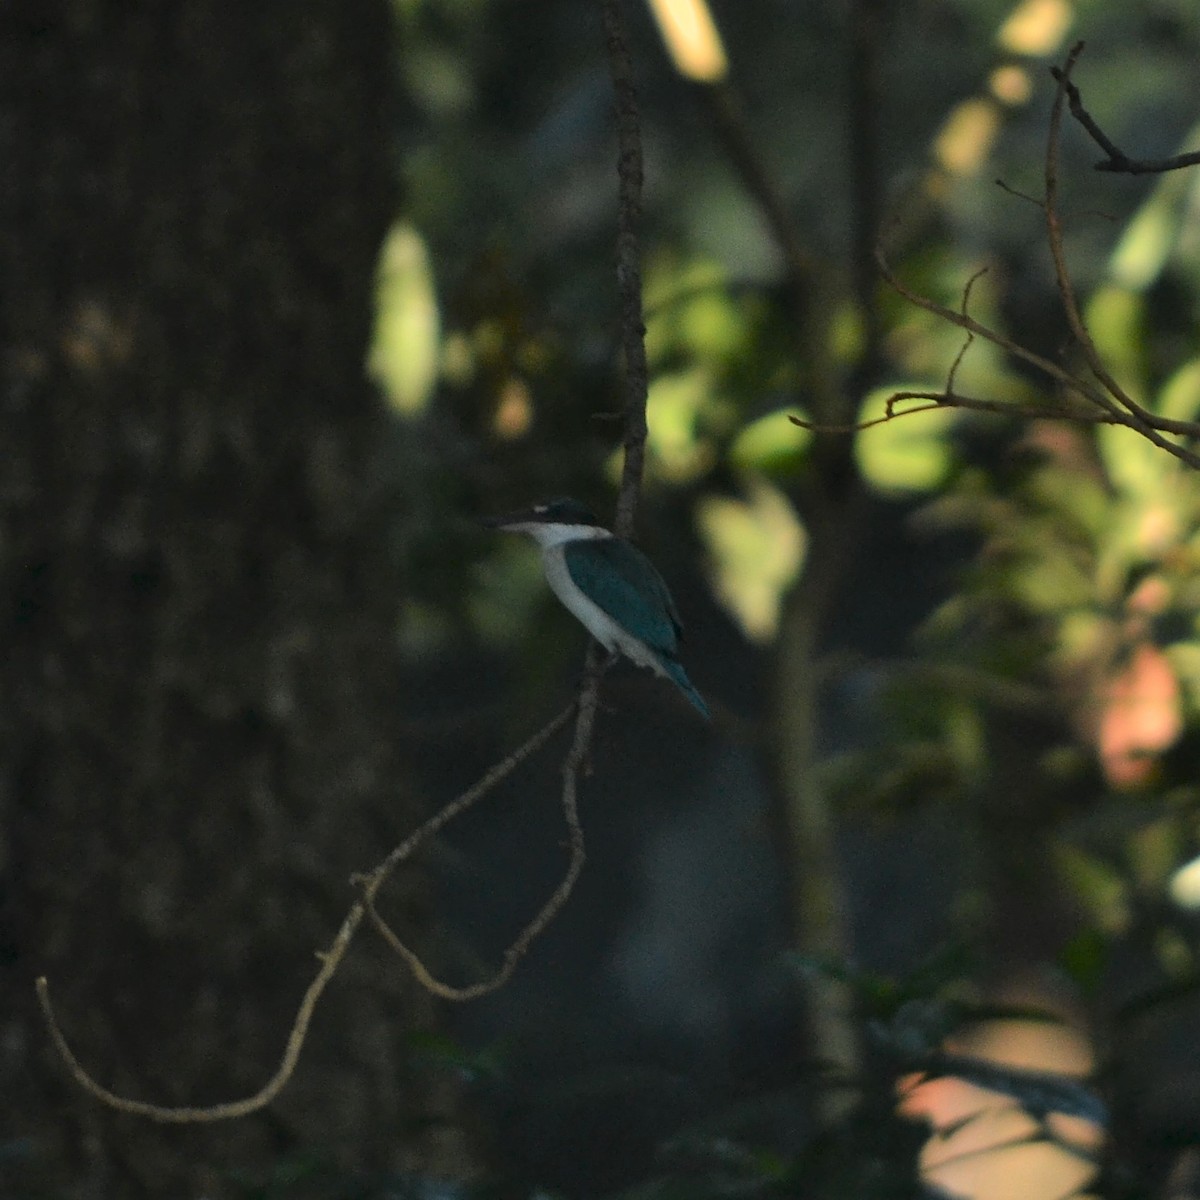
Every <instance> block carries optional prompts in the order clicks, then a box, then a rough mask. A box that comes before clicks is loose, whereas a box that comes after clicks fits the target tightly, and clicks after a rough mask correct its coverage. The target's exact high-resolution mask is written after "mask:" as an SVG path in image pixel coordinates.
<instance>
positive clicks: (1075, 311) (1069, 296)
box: [1043, 42, 1200, 468]
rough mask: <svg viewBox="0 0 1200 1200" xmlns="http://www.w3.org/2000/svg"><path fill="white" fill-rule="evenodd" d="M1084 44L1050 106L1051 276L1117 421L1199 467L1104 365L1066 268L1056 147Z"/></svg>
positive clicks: (1047, 204)
mask: <svg viewBox="0 0 1200 1200" xmlns="http://www.w3.org/2000/svg"><path fill="white" fill-rule="evenodd" d="M1083 45H1084V44H1083V42H1076V43H1075V45H1074V46H1072V47H1071V50H1070V53H1068V55H1067V60H1066V62H1065V63H1064V64H1063V66H1062V68H1061V70H1059V71H1058V72H1057V73H1056V75H1055V78H1056V79H1057V80H1058V89H1057V91H1056V92H1055V95H1054V105H1053V107H1052V108H1051V110H1050V132H1049V136H1048V137H1047V139H1046V194H1045V201H1044V206H1043V207H1044V211H1045V214H1046V235H1047V240H1048V241H1049V243H1050V255H1051V257H1052V258H1053V260H1054V276H1055V280H1056V281H1057V283H1058V294H1059V298H1060V299H1061V301H1062V306H1063V312H1064V313H1065V314H1066V318H1067V324H1068V325H1069V326H1070V329H1071V333H1072V334H1073V335H1074V337H1075V340H1076V342H1077V343H1078V344H1079V348H1080V349H1081V350H1082V351H1083V355H1084V358H1085V359H1086V360H1087V364H1088V366H1089V367H1090V368H1091V371H1092V374H1093V375H1095V376H1096V378H1097V379H1098V380H1099V381H1100V383H1101V385H1102V386H1103V387H1104V389H1105V391H1106V392H1107V393H1108V396H1111V397H1112V399H1113V400H1115V401H1116V402H1117V403H1118V404H1119V405H1120V406H1121V407H1122V408H1123V409H1124V410H1125V412H1126V413H1127V414H1128V419H1127V420H1125V421H1122V422H1120V423H1121V424H1125V425H1128V426H1129V427H1130V428H1131V429H1135V430H1136V431H1137V432H1138V433H1140V434H1141V435H1142V436H1143V437H1144V438H1146V439H1147V441H1150V442H1152V443H1153V444H1154V445H1156V446H1158V447H1159V448H1160V449H1162V450H1166V451H1167V452H1168V453H1169V454H1173V455H1174V456H1175V457H1176V458H1178V459H1180V460H1181V461H1183V462H1185V463H1187V464H1188V466H1190V467H1194V468H1200V455H1196V454H1194V453H1193V452H1192V451H1191V450H1188V449H1187V448H1186V447H1184V446H1180V445H1179V444H1178V443H1176V442H1171V441H1168V440H1167V439H1166V438H1165V437H1163V436H1162V434H1161V433H1160V432H1159V430H1160V429H1161V428H1162V425H1161V420H1160V418H1157V417H1156V416H1155V415H1154V414H1153V413H1152V412H1150V411H1149V410H1148V409H1145V408H1143V407H1142V406H1141V405H1140V404H1138V403H1137V401H1136V400H1134V399H1133V398H1132V397H1131V396H1130V395H1129V394H1128V393H1127V392H1126V391H1125V389H1124V388H1122V387H1121V385H1120V384H1119V383H1118V382H1117V380H1116V379H1115V378H1114V377H1113V375H1112V373H1111V372H1110V371H1109V370H1108V368H1107V367H1106V366H1105V365H1104V360H1103V359H1102V358H1101V357H1100V352H1099V351H1098V350H1097V349H1096V344H1095V343H1094V342H1093V341H1092V335H1091V334H1090V333H1089V332H1088V328H1087V326H1086V325H1085V324H1084V322H1083V317H1082V316H1081V315H1080V312H1079V304H1078V302H1077V300H1076V298H1075V288H1074V284H1073V283H1072V281H1071V276H1070V273H1069V272H1068V270H1067V261H1066V254H1065V252H1064V251H1063V242H1062V222H1061V220H1060V219H1059V215H1058V148H1059V140H1060V131H1061V128H1062V111H1063V101H1064V100H1065V98H1066V89H1067V87H1068V86H1069V84H1070V80H1071V72H1072V71H1073V70H1074V68H1075V63H1076V62H1077V61H1078V59H1079V56H1080V55H1081V54H1082V53H1083ZM1102 407H1104V408H1105V409H1106V410H1109V411H1111V410H1112V406H1111V403H1110V402H1109V400H1108V397H1107V396H1106V397H1105V398H1104V403H1103V404H1102ZM1189 432H1190V433H1191V434H1192V435H1193V436H1195V435H1196V434H1197V433H1200V428H1198V427H1197V426H1195V425H1191V426H1190V429H1189Z"/></svg>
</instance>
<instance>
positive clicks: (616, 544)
mask: <svg viewBox="0 0 1200 1200" xmlns="http://www.w3.org/2000/svg"><path fill="white" fill-rule="evenodd" d="M484 524H485V525H488V526H490V527H491V528H494V529H502V530H507V531H509V532H511V533H523V534H527V535H528V536H529V537H531V538H533V540H534V541H535V542H536V543H537V544H538V546H539V548H540V549H541V552H542V570H543V571H544V572H545V575H546V582H547V583H548V584H549V585H550V587H551V589H552V590H553V591H554V593H555V595H557V596H558V598H559V600H561V601H562V602H563V604H564V605H565V606H566V607H567V609H568V610H569V611H570V612H571V613H573V614H574V615H575V616H576V617H578V618H579V620H580V621H581V622H582V623H583V625H584V627H585V628H586V629H587V631H588V632H589V633H590V634H591V635H592V637H594V638H595V639H596V641H598V642H599V643H600V644H601V645H602V646H603V647H604V648H605V650H607V651H608V653H609V655H610V656H612V657H613V658H616V657H617V656H618V655H619V654H624V655H625V657H626V658H628V659H630V660H631V661H632V662H634V663H635V664H636V665H637V666H639V667H648V668H649V669H650V670H651V671H653V672H654V673H655V674H656V675H660V676H662V677H663V678H664V679H669V680H670V681H671V682H672V683H674V684H675V686H676V687H677V688H679V690H680V691H681V692H682V693H683V694H684V695H685V696H686V697H687V698H688V700H689V701H691V703H692V704H693V705H694V706H695V708H696V709H697V710H698V711H699V712H700V714H701V715H702V716H703V717H704V719H705V720H709V719H710V716H709V711H708V705H707V704H705V702H704V697H703V696H701V695H700V693H699V692H698V691H696V689H695V688H694V687H693V686H692V681H691V680H690V679H689V678H688V677H687V672H686V671H685V670H684V669H683V664H682V663H681V662H680V661H679V639H680V636H681V634H682V632H683V626H682V625H681V624H680V621H679V613H678V611H677V610H676V608H675V601H674V600H672V599H671V593H670V591H669V590H668V589H667V585H666V583H665V582H664V581H663V577H662V576H661V575H660V574H659V573H658V571H657V570H656V569H655V566H654V564H653V563H652V562H651V561H650V560H649V559H648V558H647V557H646V556H645V555H644V554H643V553H642V552H641V550H639V549H638V548H637V547H636V546H635V545H634V544H633V543H632V542H627V541H626V540H625V539H624V538H621V537H618V536H617V535H616V534H615V533H612V532H611V531H610V530H608V529H605V527H604V526H603V525H601V524H600V522H599V521H598V520H597V519H596V518H595V517H594V516H593V515H592V513H591V511H590V510H589V509H588V508H587V507H586V505H583V504H581V503H580V502H579V501H578V500H572V499H571V498H570V497H568V496H562V497H559V498H557V499H554V500H547V501H546V502H545V503H543V504H535V505H533V506H532V507H531V508H525V509H522V510H520V511H518V512H514V513H509V514H508V515H506V516H501V517H486V518H484Z"/></svg>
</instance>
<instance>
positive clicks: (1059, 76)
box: [1050, 42, 1200, 175]
mask: <svg viewBox="0 0 1200 1200" xmlns="http://www.w3.org/2000/svg"><path fill="white" fill-rule="evenodd" d="M1079 49H1080V50H1082V49H1083V43H1082V42H1080V43H1079ZM1074 57H1075V58H1078V54H1075V55H1074ZM1069 63H1070V65H1074V59H1071V60H1069ZM1050 74H1051V75H1053V76H1054V78H1055V79H1056V80H1058V82H1059V85H1060V86H1061V87H1062V88H1063V90H1064V91H1065V92H1066V95H1067V103H1068V105H1069V106H1070V109H1071V116H1073V117H1074V118H1075V120H1077V121H1078V122H1079V124H1080V125H1082V126H1083V128H1084V129H1086V130H1087V132H1088V135H1089V136H1090V137H1091V139H1092V141H1094V142H1095V143H1096V145H1097V146H1099V147H1100V149H1101V150H1103V151H1104V153H1105V154H1107V155H1108V157H1107V158H1103V159H1101V160H1100V161H1099V162H1098V163H1096V170H1097V171H1113V172H1116V173H1119V174H1122V175H1162V174H1165V173H1166V172H1167V171H1179V170H1182V169H1183V168H1184V167H1194V166H1197V165H1200V150H1191V151H1188V152H1187V153H1186V154H1174V155H1172V156H1171V157H1170V158H1130V157H1129V155H1128V154H1126V153H1125V151H1124V150H1122V149H1121V148H1120V147H1119V146H1117V145H1116V143H1115V142H1113V140H1112V139H1111V138H1110V137H1109V136H1108V135H1107V134H1106V133H1105V132H1104V130H1103V129H1101V128H1100V126H1099V125H1098V124H1097V123H1096V119H1095V118H1094V117H1093V116H1092V114H1091V113H1089V112H1088V110H1087V109H1086V108H1084V107H1083V98H1082V96H1080V94H1079V89H1078V88H1077V87H1076V86H1075V84H1073V83H1072V82H1071V80H1070V78H1069V74H1070V72H1069V69H1064V68H1061V67H1051V68H1050Z"/></svg>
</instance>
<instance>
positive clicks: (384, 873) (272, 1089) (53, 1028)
mask: <svg viewBox="0 0 1200 1200" xmlns="http://www.w3.org/2000/svg"><path fill="white" fill-rule="evenodd" d="M591 686H592V687H593V688H595V687H596V684H595V683H594V682H593V683H592V684H591ZM587 687H588V685H587V684H586V683H585V686H584V689H583V691H582V694H581V697H580V700H579V701H578V703H579V704H581V705H582V704H583V703H584V702H585V701H586V699H587ZM592 707H593V711H594V708H595V702H594V700H593V702H592ZM575 708H576V702H572V703H571V704H570V705H568V706H567V707H566V708H564V709H563V711H562V712H560V713H559V714H558V716H556V717H555V718H554V719H553V720H552V721H550V722H548V723H547V724H546V725H544V726H542V728H541V729H539V730H538V731H537V733H535V734H534V735H533V736H532V737H531V738H529V740H528V741H526V742H525V743H524V745H522V746H520V747H518V748H517V749H516V750H514V751H513V753H512V754H510V755H509V756H508V757H507V758H505V759H504V760H503V761H502V762H500V763H497V764H496V765H495V766H494V767H492V768H491V770H489V771H488V772H487V773H486V774H485V775H484V776H483V778H482V779H480V780H479V782H478V783H476V784H475V785H474V786H473V787H470V788H468V789H467V790H466V791H465V792H463V793H462V795H460V796H458V797H457V798H456V799H454V800H452V801H451V802H450V803H449V804H447V805H446V806H445V807H444V808H441V809H439V810H438V811H437V812H436V813H434V815H433V816H431V817H430V818H429V819H428V820H427V821H425V822H424V823H423V824H422V825H421V826H420V827H419V828H418V829H417V830H415V831H414V832H413V833H412V834H410V835H409V836H408V837H407V838H405V839H404V841H403V842H401V843H400V844H399V845H398V846H397V847H396V848H395V849H394V850H393V851H392V852H391V853H390V854H389V855H388V856H387V857H386V858H385V859H384V860H383V861H382V862H381V863H380V864H379V865H378V866H377V867H375V868H374V870H372V871H371V872H369V873H368V874H367V875H366V876H364V877H362V878H361V880H360V883H361V886H362V894H363V898H362V899H361V900H360V901H358V902H357V903H355V904H354V905H353V906H352V907H351V908H350V911H349V912H348V913H347V914H346V917H345V919H344V920H343V921H342V925H341V928H340V929H339V930H338V932H337V935H336V936H335V937H334V939H333V941H332V942H331V943H330V945H329V948H328V949H327V950H322V951H318V953H317V958H318V960H319V961H320V964H321V965H320V968H319V969H318V971H317V974H316V976H315V977H314V978H313V981H312V982H311V983H310V984H309V985H308V988H307V989H306V990H305V993H304V996H303V998H302V999H301V1001H300V1006H299V1008H298V1009H297V1010H296V1017H295V1019H294V1020H293V1022H292V1028H291V1030H290V1031H289V1033H288V1037H287V1042H286V1044H285V1046H284V1051H283V1056H282V1058H281V1059H280V1061H279V1066H278V1067H277V1068H276V1070H275V1073H274V1074H273V1075H272V1076H271V1078H270V1079H268V1080H267V1082H266V1083H265V1084H263V1086H262V1087H261V1088H259V1090H258V1091H257V1092H254V1093H253V1094H252V1095H250V1096H246V1097H243V1098H242V1099H241V1100H230V1101H226V1102H224V1103H221V1104H212V1105H205V1106H197V1105H183V1106H179V1107H175V1106H171V1105H164V1104H153V1103H151V1102H149V1101H146V1100H133V1099H130V1098H129V1097H127V1096H120V1095H118V1094H117V1093H116V1092H113V1091H110V1090H109V1089H108V1088H106V1087H104V1085H103V1084H101V1083H98V1082H97V1081H96V1080H95V1079H94V1078H93V1077H92V1076H91V1075H90V1074H89V1073H88V1072H87V1070H86V1069H85V1068H84V1067H83V1065H82V1064H81V1063H80V1062H79V1059H78V1058H76V1056H75V1054H74V1052H73V1051H72V1050H71V1047H70V1044H69V1043H68V1042H67V1039H66V1036H65V1035H64V1034H63V1032H62V1028H61V1027H60V1026H59V1023H58V1019H57V1017H55V1015H54V1008H53V1006H52V1005H51V1003H50V985H49V982H48V981H47V979H46V977H45V976H44V975H43V976H41V977H40V978H39V979H38V980H37V985H36V986H37V997H38V1003H39V1004H40V1005H41V1009H42V1015H43V1016H44V1017H45V1019H46V1025H47V1028H48V1029H49V1031H50V1037H51V1039H52V1041H53V1042H54V1046H55V1048H56V1049H57V1050H58V1052H59V1054H60V1055H61V1056H62V1059H63V1061H64V1062H65V1063H66V1065H67V1069H68V1070H69V1071H70V1073H71V1076H72V1078H73V1079H74V1080H75V1082H76V1083H78V1084H79V1086H80V1087H82V1088H83V1089H84V1090H85V1091H87V1092H89V1093H91V1095H93V1096H95V1097H96V1099H98V1100H101V1101H103V1103H105V1104H107V1105H108V1106H109V1107H110V1108H114V1109H116V1110H117V1111H118V1112H126V1113H132V1114H133V1115H135V1116H140V1117H148V1118H150V1119H151V1120H153V1121H161V1122H163V1123H166V1124H174V1125H187V1124H194V1123H199V1122H211V1121H228V1120H231V1119H233V1118H236V1117H244V1116H247V1115H248V1114H250V1113H253V1112H257V1111H258V1110H259V1109H261V1108H264V1107H266V1105H268V1104H270V1103H271V1101H272V1100H274V1099H275V1097H276V1096H277V1095H279V1093H280V1092H281V1091H282V1090H283V1088H284V1086H285V1085H286V1084H287V1082H288V1080H289V1079H291V1077H292V1074H293V1072H294V1071H295V1069H296V1063H297V1062H298V1061H299V1059H300V1051H301V1050H302V1048H303V1046H304V1041H305V1038H306V1037H307V1035H308V1027H309V1022H310V1021H311V1020H312V1014H313V1011H314V1009H315V1008H316V1006H317V1001H318V1000H319V999H320V998H321V994H322V993H323V992H324V991H325V988H326V987H327V986H328V984H329V981H330V980H331V979H332V978H333V976H334V974H335V972H336V971H337V969H338V967H339V965H340V964H341V962H342V959H343V958H345V956H346V951H347V950H348V949H349V946H350V942H351V939H352V938H353V937H354V935H355V933H356V932H357V931H358V927H359V925H361V924H362V919H363V917H364V916H365V915H366V913H367V911H368V906H371V905H373V903H374V899H375V896H376V894H377V893H378V892H379V889H380V888H381V887H382V886H383V884H384V883H385V882H386V880H387V878H388V876H389V875H390V874H391V873H392V871H393V870H395V868H396V867H397V866H398V865H399V864H400V863H401V862H403V861H404V860H405V859H406V858H409V857H411V856H412V855H413V854H414V853H415V852H416V850H417V848H418V847H419V846H421V845H422V844H423V843H424V842H425V841H427V840H428V839H429V838H430V837H432V835H433V834H435V833H436V832H437V831H438V830H439V829H441V828H442V827H443V826H444V825H446V823H447V822H449V821H451V820H453V819H454V818H455V817H456V816H458V815H459V814H460V813H463V812H465V811H466V810H467V809H468V808H470V807H471V806H472V805H473V804H476V803H478V802H479V801H480V800H482V799H483V797H484V796H486V795H487V794H488V793H489V792H490V791H492V789H493V788H495V787H496V785H497V784H498V783H500V782H501V780H503V779H504V778H505V777H506V776H508V775H511V774H512V772H513V771H514V770H516V768H517V767H518V766H520V764H521V763H522V762H524V761H525V760H526V759H527V758H529V757H530V755H532V754H535V753H536V752H537V751H538V750H540V749H541V747H542V746H544V745H545V744H546V742H547V741H549V739H550V738H551V737H552V736H553V735H554V734H555V733H557V732H558V730H560V729H561V728H562V727H563V726H564V725H565V724H566V723H567V721H568V720H569V719H570V716H571V714H572V713H573V712H574V711H575ZM560 890H561V888H560ZM556 895H557V893H556ZM564 899H565V897H564ZM560 907H561V905H560ZM551 915H553V914H551ZM548 919H549V918H547V920H548ZM534 936H536V934H535V935H534ZM532 940H533V938H532V937H530V938H529V939H528V942H532ZM528 942H527V944H526V946H525V949H526V950H527V949H528ZM521 953H522V954H523V953H524V950H522V952H521ZM506 957H507V956H506ZM519 957H520V955H517V958H519ZM514 965H515V962H514ZM510 972H511V968H510Z"/></svg>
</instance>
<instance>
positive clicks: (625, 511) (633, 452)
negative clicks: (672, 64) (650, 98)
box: [600, 0, 649, 537]
mask: <svg viewBox="0 0 1200 1200" xmlns="http://www.w3.org/2000/svg"><path fill="white" fill-rule="evenodd" d="M600 7H601V11H602V14H603V17H604V35H605V44H606V46H607V50H608V68H609V73H610V74H611V76H612V82H613V91H614V93H615V100H616V109H617V178H618V195H617V204H618V211H617V291H618V294H619V296H620V300H621V348H622V351H623V353H624V357H625V404H624V412H625V436H624V448H625V463H624V468H623V470H622V472H621V491H620V495H619V497H618V499H617V515H616V521H615V531H616V533H617V536H618V537H628V536H629V535H630V533H632V532H633V519H634V514H635V513H636V511H637V502H638V496H639V493H640V491H641V486H642V473H643V471H644V468H645V458H646V393H647V391H648V389H649V369H648V368H647V366H646V341H645V338H646V325H645V321H644V319H643V314H642V263H641V250H640V247H639V245H638V237H637V230H638V224H639V222H640V221H641V219H642V180H643V167H642V135H641V123H640V120H639V118H638V107H637V92H636V90H635V88H634V86H633V68H632V65H631V63H630V59H629V38H628V36H627V34H626V31H625V20H624V17H623V16H622V13H621V0H601V5H600Z"/></svg>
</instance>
